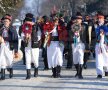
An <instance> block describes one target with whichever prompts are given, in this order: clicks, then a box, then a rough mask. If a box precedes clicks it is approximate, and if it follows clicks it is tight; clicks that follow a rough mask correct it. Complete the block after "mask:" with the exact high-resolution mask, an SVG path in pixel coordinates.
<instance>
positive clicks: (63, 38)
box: [58, 25, 68, 41]
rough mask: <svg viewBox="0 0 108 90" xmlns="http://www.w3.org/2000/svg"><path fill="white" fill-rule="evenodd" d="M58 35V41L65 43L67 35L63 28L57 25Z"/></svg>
mask: <svg viewBox="0 0 108 90" xmlns="http://www.w3.org/2000/svg"><path fill="white" fill-rule="evenodd" d="M58 35H59V40H60V41H67V37H68V33H67V30H66V27H65V26H61V25H58Z"/></svg>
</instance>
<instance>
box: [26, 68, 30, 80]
mask: <svg viewBox="0 0 108 90" xmlns="http://www.w3.org/2000/svg"><path fill="white" fill-rule="evenodd" d="M30 78H31V71H30V69H27V77H26V79H30Z"/></svg>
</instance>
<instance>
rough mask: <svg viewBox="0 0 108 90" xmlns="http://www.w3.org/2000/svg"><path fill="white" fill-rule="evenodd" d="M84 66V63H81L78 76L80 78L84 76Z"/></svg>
mask: <svg viewBox="0 0 108 90" xmlns="http://www.w3.org/2000/svg"><path fill="white" fill-rule="evenodd" d="M82 68H83V65H82V64H79V70H78V78H79V79H83V76H82Z"/></svg>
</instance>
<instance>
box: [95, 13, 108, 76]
mask: <svg viewBox="0 0 108 90" xmlns="http://www.w3.org/2000/svg"><path fill="white" fill-rule="evenodd" d="M95 31H96V40H97V43H96V47H95V54H96V71H97V78H102V76H103V67H104V66H106V70H105V76H108V55H107V54H108V52H107V51H108V47H107V44H108V34H107V33H108V27H107V26H106V25H105V21H104V15H103V14H99V15H98V24H97V26H96V25H95Z"/></svg>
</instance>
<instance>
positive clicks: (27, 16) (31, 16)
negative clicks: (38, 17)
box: [24, 13, 33, 21]
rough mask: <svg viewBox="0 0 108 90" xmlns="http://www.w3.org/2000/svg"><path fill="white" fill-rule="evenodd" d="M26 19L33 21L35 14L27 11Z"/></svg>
mask: <svg viewBox="0 0 108 90" xmlns="http://www.w3.org/2000/svg"><path fill="white" fill-rule="evenodd" d="M24 21H33V14H31V13H27V14H26V15H25V19H24Z"/></svg>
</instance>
